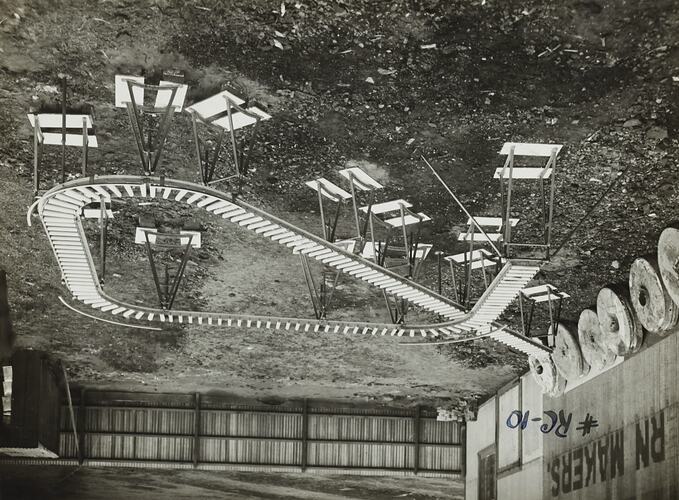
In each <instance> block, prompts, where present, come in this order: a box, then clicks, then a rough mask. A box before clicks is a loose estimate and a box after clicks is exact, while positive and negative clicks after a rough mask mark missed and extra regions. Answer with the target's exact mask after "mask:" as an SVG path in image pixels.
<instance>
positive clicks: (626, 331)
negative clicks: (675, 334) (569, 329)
mask: <svg viewBox="0 0 679 500" xmlns="http://www.w3.org/2000/svg"><path fill="white" fill-rule="evenodd" d="M596 309H597V316H598V317H599V326H600V327H601V333H602V336H603V340H604V343H605V344H606V345H607V346H608V348H609V349H610V350H611V351H613V352H614V353H615V354H616V355H618V356H624V355H626V354H629V353H632V352H635V351H636V350H637V349H639V347H641V342H642V340H643V335H644V331H643V329H642V327H641V323H639V320H638V319H637V317H636V314H634V310H633V309H632V304H631V302H630V298H629V291H628V290H627V287H622V286H617V285H609V286H606V287H604V288H602V289H601V290H599V295H598V296H597V299H596Z"/></svg>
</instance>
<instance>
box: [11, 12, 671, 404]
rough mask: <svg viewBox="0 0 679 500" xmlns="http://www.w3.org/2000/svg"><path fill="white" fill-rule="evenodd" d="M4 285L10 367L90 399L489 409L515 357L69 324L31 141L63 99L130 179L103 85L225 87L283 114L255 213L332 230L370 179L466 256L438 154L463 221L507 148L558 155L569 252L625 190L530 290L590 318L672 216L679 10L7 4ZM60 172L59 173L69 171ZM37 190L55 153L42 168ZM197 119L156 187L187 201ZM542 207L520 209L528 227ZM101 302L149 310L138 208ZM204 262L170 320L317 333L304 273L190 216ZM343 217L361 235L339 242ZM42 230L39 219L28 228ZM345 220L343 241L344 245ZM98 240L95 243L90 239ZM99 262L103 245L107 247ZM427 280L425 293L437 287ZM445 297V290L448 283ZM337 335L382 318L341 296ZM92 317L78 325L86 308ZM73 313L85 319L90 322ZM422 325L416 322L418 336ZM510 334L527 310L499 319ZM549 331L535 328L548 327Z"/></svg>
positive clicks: (432, 271) (228, 230) (119, 222)
mask: <svg viewBox="0 0 679 500" xmlns="http://www.w3.org/2000/svg"><path fill="white" fill-rule="evenodd" d="M0 5H1V6H2V9H0V50H1V53H0V152H1V155H0V205H1V206H2V215H0V266H2V267H4V268H5V269H7V271H8V274H9V286H10V290H9V295H10V303H11V304H12V308H13V321H14V325H15V328H16V330H17V332H18V344H19V345H20V346H27V347H34V348H42V349H46V350H48V351H51V352H53V353H54V354H55V355H56V356H59V357H61V358H63V359H64V360H65V362H66V363H67V365H68V367H69V373H70V375H71V377H72V378H73V379H74V380H75V381H76V382H78V383H82V384H87V385H99V386H108V387H117V388H126V389H135V388H141V387H143V388H144V389H146V390H148V389H149V388H155V389H158V390H166V391H167V390H176V391H195V390H209V389H213V388H222V389H224V388H228V390H229V391H231V392H233V393H236V394H239V395H247V396H255V397H260V396H261V397H265V396H276V397H283V398H286V397H301V396H305V397H312V398H313V397H323V398H330V399H332V398H337V399H361V400H373V401H376V402H390V403H394V404H405V405H412V404H415V403H425V404H431V405H442V406H458V405H461V404H463V402H464V401H468V400H473V399H477V398H479V397H480V396H481V395H483V394H487V393H489V392H492V391H493V390H495V389H496V388H497V387H498V386H500V385H501V384H502V383H503V382H505V381H507V380H508V379H510V378H511V377H512V376H514V375H515V374H516V373H517V372H519V371H522V370H524V369H525V368H526V362H525V359H524V358H523V357H521V356H518V355H516V354H514V353H511V352H510V351H508V350H507V349H504V348H502V347H500V346H497V345H494V344H491V343H488V342H483V341H477V342H475V343H472V344H468V345H462V346H439V347H434V346H430V347H409V346H403V345H400V344H399V340H395V339H384V338H372V337H367V338H364V337H348V336H333V335H320V334H298V333H294V332H266V331H239V330H238V329H217V328H207V327H200V328H198V327H172V328H168V329H165V330H163V331H162V332H148V331H142V330H133V329H124V328H120V327H116V326H113V325H108V324H105V323H100V322H94V321H92V320H88V319H85V318H82V317H80V316H77V315H75V314H74V313H72V312H70V311H69V310H67V309H65V308H64V307H63V306H62V305H61V304H60V303H59V301H58V300H57V297H58V296H59V295H61V296H64V298H68V292H67V291H66V289H65V288H64V287H63V286H62V285H60V277H59V273H58V269H57V266H56V264H55V262H54V259H53V257H52V255H51V251H50V249H49V245H48V242H47V239H46V237H45V236H44V234H43V232H42V230H41V228H40V226H39V225H34V226H33V227H30V228H29V227H27V226H26V222H25V213H26V208H27V207H28V206H29V205H30V204H31V202H32V193H31V180H30V173H31V165H32V163H31V162H32V139H31V130H30V127H29V123H28V120H27V119H26V116H25V114H26V113H27V112H28V111H29V110H30V109H36V108H37V107H38V106H39V105H40V104H41V103H45V102H54V101H55V100H57V99H58V78H57V75H58V74H59V73H66V74H68V75H69V76H70V78H71V84H70V90H69V92H70V94H69V103H71V104H75V103H77V102H80V101H82V102H87V103H91V104H92V105H94V109H95V123H96V127H97V136H98V139H99V144H100V147H99V148H98V150H97V151H95V152H93V153H92V154H91V165H92V167H93V171H94V173H97V174H104V173H107V174H111V173H133V174H138V173H139V166H138V160H137V153H136V151H135V150H134V141H133V138H132V135H131V131H130V128H129V123H128V122H127V117H126V115H125V113H123V112H122V110H119V109H115V108H114V107H113V76H114V75H115V74H117V73H124V74H143V75H147V76H149V75H153V74H157V73H158V71H160V70H165V69H180V70H183V71H185V73H186V75H187V79H188V81H189V83H190V85H191V87H190V91H189V95H188V98H187V101H188V102H189V103H190V102H193V101H195V100H198V99H201V98H203V97H206V96H208V95H211V94H212V93H214V92H216V91H217V90H219V89H220V88H221V87H222V86H223V85H225V84H226V85H229V86H230V87H231V88H234V89H236V90H237V91H238V92H240V93H241V94H243V95H247V96H248V97H251V98H253V99H256V100H257V101H258V102H259V103H260V104H261V105H262V106H265V107H266V109H267V111H268V112H269V113H270V114H271V115H272V117H273V118H272V119H271V120H270V121H268V122H265V123H264V124H263V125H262V126H261V129H260V131H259V139H260V143H259V147H258V148H257V150H256V154H255V156H254V157H253V159H252V163H251V167H252V169H251V172H250V173H249V175H248V178H247V182H246V186H245V190H244V195H243V197H244V199H246V200H247V201H248V202H251V203H254V204H256V205H258V206H261V207H263V208H265V209H267V210H269V211H271V212H272V213H274V214H276V215H278V216H280V217H282V218H284V219H286V220H289V221H291V222H293V223H295V224H298V225H299V226H301V227H303V228H305V229H309V230H312V231H315V232H317V233H318V232H319V222H318V215H317V213H315V211H317V206H316V202H315V198H314V193H313V192H312V191H311V190H309V189H308V188H307V187H306V186H304V181H306V180H310V179H314V178H316V177H318V176H321V175H322V176H325V177H327V178H330V179H334V180H335V181H337V174H336V171H337V170H339V169H341V168H344V167H345V166H351V165H362V166H365V167H366V169H368V170H369V171H370V172H372V173H373V174H374V175H375V176H376V177H377V178H379V179H380V181H381V182H383V183H384V184H385V186H386V189H385V193H384V199H385V200H386V199H390V198H395V197H404V198H406V199H408V200H409V201H411V202H412V203H413V204H414V206H415V208H416V209H417V210H421V211H423V212H425V213H426V214H428V215H429V216H431V217H432V222H431V223H430V224H429V225H428V226H427V227H426V229H425V231H424V235H423V237H424V238H426V240H424V241H429V242H432V243H434V244H435V247H436V249H440V250H443V251H445V252H446V253H453V252H455V251H458V250H460V248H459V247H458V246H457V243H456V235H457V232H458V231H459V229H460V228H461V224H462V223H463V222H464V217H463V215H462V213H461V212H460V210H459V209H458V208H457V207H456V206H455V205H454V203H453V202H452V200H451V199H450V198H449V197H448V195H446V194H445V192H444V191H443V190H442V189H441V186H440V185H439V184H438V182H437V181H436V179H435V178H434V177H433V176H432V175H431V173H430V172H429V171H428V170H427V168H426V167H425V165H424V164H423V162H422V161H421V160H420V155H424V156H425V157H427V158H428V159H429V161H431V162H432V164H433V165H434V166H435V167H436V168H437V169H438V170H439V172H440V173H441V175H442V176H443V177H444V178H445V179H446V180H447V182H448V183H449V184H450V185H451V186H452V188H453V189H454V190H455V191H456V193H457V194H458V195H459V196H460V197H461V199H462V200H463V202H464V203H465V205H466V206H467V207H469V209H470V211H472V213H475V214H483V215H499V213H498V211H499V200H500V199H499V188H498V185H497V184H496V181H495V182H493V180H492V173H493V171H494V169H495V168H496V167H497V166H500V165H501V163H500V158H499V156H498V155H497V151H499V148H500V147H501V145H502V143H503V142H505V141H528V142H553V143H561V144H564V145H565V148H564V150H563V153H562V158H561V161H560V163H559V171H558V174H557V175H558V177H557V178H558V182H557V196H556V214H557V217H556V221H555V231H554V232H555V238H554V239H555V241H556V242H557V245H558V244H559V243H561V242H562V241H563V240H564V238H565V237H566V236H567V235H568V234H569V232H570V231H571V229H573V228H575V226H576V224H577V223H578V221H579V220H580V218H581V217H582V216H583V215H584V214H585V213H586V212H587V211H588V210H589V208H590V207H592V206H593V204H594V202H595V200H596V199H597V198H598V197H599V196H600V195H602V194H604V192H605V191H606V189H607V187H608V186H609V184H610V183H611V182H612V181H613V180H614V179H616V178H617V175H618V174H620V173H621V172H624V177H622V179H620V180H619V183H618V184H617V185H616V186H615V187H614V188H613V189H612V190H611V191H610V193H608V194H607V196H606V197H605V198H604V200H603V202H602V203H601V205H600V206H599V207H598V209H597V210H596V211H595V212H594V213H593V214H592V216H591V217H590V219H588V221H587V222H586V223H585V224H583V225H582V226H581V227H580V228H579V229H578V230H577V231H576V232H575V234H573V235H572V237H571V239H569V241H568V242H567V244H566V245H565V246H564V248H563V250H561V252H560V253H559V254H558V255H557V256H556V257H555V258H554V259H553V260H552V262H551V263H549V264H548V265H547V266H545V267H544V269H543V271H542V272H541V273H540V274H539V275H538V279H537V281H536V283H544V282H549V283H552V284H554V285H556V286H558V287H559V288H561V289H563V290H565V291H567V292H568V293H569V294H571V296H572V299H571V300H570V301H569V302H567V303H566V304H565V309H564V316H567V317H569V318H571V319H573V318H577V314H579V311H580V310H581V309H582V308H583V307H586V306H588V305H590V304H591V303H593V302H594V300H595V297H596V293H597V292H598V289H599V288H600V287H601V286H603V285H605V284H606V283H607V282H611V281H619V280H621V279H625V277H626V272H627V269H628V267H629V265H630V263H631V262H632V260H633V259H634V258H635V257H636V256H639V255H642V254H644V253H646V252H648V251H650V250H651V249H653V248H654V247H655V242H656V240H657V235H658V234H659V232H660V231H661V230H662V228H663V227H665V226H666V225H667V224H668V223H670V222H672V221H673V220H675V219H676V208H675V206H676V202H677V199H678V197H679V193H678V192H677V183H676V180H677V175H679V174H677V169H676V168H675V167H676V158H677V123H679V122H678V121H677V112H676V111H677V110H676V106H677V104H676V103H677V99H676V92H677V85H679V68H678V66H679V46H678V45H677V40H676V35H675V33H676V30H677V27H678V26H679V12H678V10H677V5H676V2H674V1H671V0H670V1H667V0H665V1H656V2H625V1H624V0H609V1H603V0H602V1H598V2H597V1H569V2H548V1H544V0H542V1H539V0H525V1H516V0H512V1H503V2H499V1H494V0H473V1H467V0H465V1H461V0H460V1H450V2H444V1H438V0H427V1H425V0H422V1H416V0H403V1H393V2H377V1H369V0H354V1H348V0H347V1H341V0H338V1H334V2H333V1H322V0H306V1H299V2H288V1H283V2H268V1H263V0H256V1H248V2H239V1H222V2H215V1H211V0H205V1H202V2H200V1H199V2H172V1H166V0H154V1H149V2H144V3H140V2H134V1H128V0H111V1H106V2H100V3H96V4H92V3H85V2H76V1H65V2H60V3H59V5H58V7H57V6H56V5H54V4H53V3H52V2H48V1H40V0H36V1H33V2H26V1H20V0H3V1H0ZM78 161H79V157H78V153H75V152H70V155H69V172H71V174H72V175H73V176H74V175H76V173H77V171H78ZM43 164H44V165H45V166H46V168H47V172H46V174H45V183H44V184H45V187H49V186H51V185H52V184H53V183H54V182H55V180H56V179H57V172H58V165H59V155H58V148H55V151H53V152H51V153H46V154H45V156H44V158H43ZM196 170H197V169H196V167H195V160H194V157H193V145H192V142H191V135H190V126H189V122H188V118H187V117H186V116H184V115H180V116H177V118H176V119H175V123H174V125H173V129H172V131H171V133H170V137H169V139H168V146H167V149H166V154H165V156H164V160H163V163H162V166H161V171H162V172H164V173H165V174H166V175H167V176H171V177H175V178H181V179H189V180H193V181H196V180H197V179H198V173H197V171H196ZM534 201H535V198H534V197H531V192H530V191H529V190H528V189H523V190H520V191H519V192H518V194H517V196H516V198H515V203H516V204H515V212H516V214H517V216H519V217H522V218H525V219H526V220H528V219H530V217H531V216H533V217H534V214H531V212H530V208H531V207H533V206H534V204H535V203H534ZM114 210H117V212H116V218H115V219H114V221H113V225H112V228H111V241H110V246H109V262H108V271H107V281H106V285H105V286H106V288H107V290H108V291H109V293H112V294H113V295H115V296H117V297H120V298H125V299H129V300H130V301H132V300H136V301H138V302H142V303H147V304H152V303H154V301H155V299H154V288H153V283H152V281H151V276H150V270H149V267H148V263H147V259H146V257H145V254H144V253H143V249H142V248H141V247H135V245H134V244H132V243H131V241H132V234H133V226H134V224H135V221H136V217H137V216H138V215H139V214H140V213H142V212H143V211H144V210H145V208H144V207H139V206H136V207H135V206H115V205H114ZM173 210H174V211H171V213H169V214H168V213H165V214H164V216H165V217H169V218H193V219H197V220H198V221H199V222H200V223H201V224H202V225H203V228H204V229H205V234H204V240H205V248H204V249H202V250H201V251H200V252H196V253H195V254H194V255H193V257H192V258H191V262H190V264H189V267H188V271H187V278H186V281H185V282H184V284H183V286H182V289H181V291H180V297H179V298H178V303H177V305H178V306H180V305H181V306H182V307H202V308H206V309H212V310H228V311H244V312H260V313H271V314H279V315H280V314H289V315H299V316H311V314H312V309H311V304H310V301H309V299H308V296H307V295H306V290H305V286H304V281H303V277H302V274H301V269H300V265H299V262H298V261H297V260H296V258H295V257H294V256H292V255H289V254H287V253H286V252H285V251H284V250H283V249H282V248H280V247H278V246H276V245H275V244H273V243H271V242H266V241H263V240H258V239H255V238H253V237H251V236H250V235H248V234H247V233H246V232H244V231H241V230H240V229H238V228H233V227H231V226H228V225H224V224H222V223H221V222H219V221H215V220H214V219H209V218H207V217H202V216H198V215H195V214H192V213H190V212H188V211H181V210H177V209H173ZM349 216H350V214H347V219H346V221H348V222H349V223H350V222H351V219H350V218H349ZM36 222H37V221H36ZM346 224H347V222H344V223H343V225H342V226H341V229H340V232H342V231H344V232H348V227H349V226H348V225H346ZM90 234H91V236H92V239H93V240H96V232H95V229H94V226H93V227H92V228H91V231H90ZM92 248H93V251H94V250H96V243H93V247H92ZM435 276H436V267H435V265H434V261H433V259H430V261H429V262H428V263H427V264H426V266H425V268H424V274H423V277H422V281H423V282H424V283H426V284H429V285H430V286H435ZM444 292H446V293H449V292H450V280H449V278H448V277H447V276H446V277H445V278H444ZM337 299H338V301H337V307H336V309H335V310H334V311H333V312H332V313H331V316H330V317H334V318H345V317H352V318H356V317H360V318H364V319H366V320H380V321H381V320H385V319H386V311H385V310H384V307H383V304H382V302H381V298H380V296H379V295H378V294H376V293H375V292H374V291H372V290H370V289H369V288H368V287H366V286H363V285H361V284H356V283H354V282H352V281H350V280H348V279H347V280H345V281H343V283H342V288H341V289H340V290H339V292H338V297H337ZM75 305H76V306H78V304H75ZM81 308H82V307H81ZM425 318H426V316H425ZM505 319H506V320H507V321H508V322H510V323H512V324H514V325H516V324H517V322H518V310H517V307H516V306H513V307H512V308H510V310H509V311H508V313H507V314H506V318H505ZM538 319H540V317H538Z"/></svg>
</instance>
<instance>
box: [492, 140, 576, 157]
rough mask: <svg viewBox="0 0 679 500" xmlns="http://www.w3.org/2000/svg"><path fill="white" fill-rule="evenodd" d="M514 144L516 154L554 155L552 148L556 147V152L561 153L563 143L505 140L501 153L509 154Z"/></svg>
mask: <svg viewBox="0 0 679 500" xmlns="http://www.w3.org/2000/svg"><path fill="white" fill-rule="evenodd" d="M512 146H514V155H516V156H545V157H547V156H552V150H553V149H554V148H556V154H557V155H558V154H559V151H561V148H563V145H562V144H537V143H527V142H505V143H504V144H503V146H502V149H501V150H500V152H499V154H501V155H508V154H509V150H510V149H511V147H512Z"/></svg>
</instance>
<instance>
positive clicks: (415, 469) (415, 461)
mask: <svg viewBox="0 0 679 500" xmlns="http://www.w3.org/2000/svg"><path fill="white" fill-rule="evenodd" d="M413 425H414V427H415V429H414V431H415V432H414V434H415V446H414V452H413V453H414V457H413V472H414V473H415V474H417V473H418V471H419V470H420V405H417V406H416V408H415V417H414V424H413Z"/></svg>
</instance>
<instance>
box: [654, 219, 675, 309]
mask: <svg viewBox="0 0 679 500" xmlns="http://www.w3.org/2000/svg"><path fill="white" fill-rule="evenodd" d="M658 267H659V268H660V276H661V277H662V280H663V283H664V284H665V287H666V288H667V293H669V294H670V297H672V300H673V301H674V303H675V304H678V305H679V229H677V228H674V227H668V228H666V229H665V230H664V231H663V232H662V233H660V239H659V240H658Z"/></svg>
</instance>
